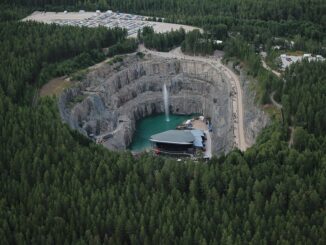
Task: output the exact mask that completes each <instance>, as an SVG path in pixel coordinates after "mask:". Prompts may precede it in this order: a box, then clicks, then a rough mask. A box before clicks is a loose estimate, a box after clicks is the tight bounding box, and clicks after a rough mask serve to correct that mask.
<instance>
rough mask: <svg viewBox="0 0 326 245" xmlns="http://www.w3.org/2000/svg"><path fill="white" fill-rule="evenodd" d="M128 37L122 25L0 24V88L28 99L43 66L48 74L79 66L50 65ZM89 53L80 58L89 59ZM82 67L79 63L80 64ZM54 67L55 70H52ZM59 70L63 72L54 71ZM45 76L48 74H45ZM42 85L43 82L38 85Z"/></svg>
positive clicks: (17, 99) (21, 99)
mask: <svg viewBox="0 0 326 245" xmlns="http://www.w3.org/2000/svg"><path fill="white" fill-rule="evenodd" d="M124 37H125V31H123V30H122V29H120V28H116V29H112V30H110V29H106V28H104V27H103V28H102V27H101V28H93V29H90V28H79V27H72V26H64V27H60V26H57V25H46V24H40V23H32V22H28V23H27V22H2V23H0V46H1V52H0V81H1V84H0V87H1V89H2V90H3V91H4V93H5V94H6V95H8V96H9V97H10V98H11V99H12V100H13V101H14V102H18V103H20V102H25V103H26V102H29V101H30V100H31V97H32V94H33V86H34V85H35V84H36V83H37V81H40V82H44V77H40V78H39V73H40V71H41V70H42V68H45V70H44V72H45V73H51V72H52V73H54V74H55V73H56V72H57V73H58V74H60V73H64V69H65V68H68V67H69V68H71V67H72V66H76V62H73V61H71V62H72V63H75V64H68V63H69V62H67V63H65V64H62V66H63V67H59V65H58V64H57V65H53V66H52V67H48V66H49V64H53V63H58V62H60V61H63V60H65V59H67V58H71V57H74V56H76V55H79V54H81V53H82V52H84V51H85V50H92V49H100V48H102V47H104V46H110V45H112V44H115V43H116V42H117V41H119V40H121V39H123V38H124ZM84 56H87V55H86V54H84V55H82V56H80V57H79V58H76V59H79V61H80V60H82V59H88V58H87V57H84ZM78 66H79V65H78ZM51 70H52V71H51ZM54 70H60V71H54ZM42 75H44V76H45V74H44V73H43V74H42ZM38 85H40V84H38Z"/></svg>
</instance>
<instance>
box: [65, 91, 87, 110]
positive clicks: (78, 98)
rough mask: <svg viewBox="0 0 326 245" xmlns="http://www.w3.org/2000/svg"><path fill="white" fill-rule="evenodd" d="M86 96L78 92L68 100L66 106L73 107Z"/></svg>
mask: <svg viewBox="0 0 326 245" xmlns="http://www.w3.org/2000/svg"><path fill="white" fill-rule="evenodd" d="M86 97H87V95H86V94H79V95H77V96H75V97H74V98H73V99H72V100H71V101H69V104H68V107H69V108H70V109H71V108H73V107H74V106H75V105H76V104H78V103H80V102H82V101H83V100H84V99H85V98H86Z"/></svg>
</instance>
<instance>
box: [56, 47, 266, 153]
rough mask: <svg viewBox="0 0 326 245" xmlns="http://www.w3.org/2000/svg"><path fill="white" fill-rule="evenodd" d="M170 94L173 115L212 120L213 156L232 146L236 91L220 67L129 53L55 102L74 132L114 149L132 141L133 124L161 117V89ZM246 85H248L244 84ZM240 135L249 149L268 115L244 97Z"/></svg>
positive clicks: (196, 61)
mask: <svg viewBox="0 0 326 245" xmlns="http://www.w3.org/2000/svg"><path fill="white" fill-rule="evenodd" d="M163 84H166V87H167V90H168V91H169V95H170V98H169V100H170V101H169V102H170V103H169V110H170V113H173V114H201V115H205V116H206V117H209V118H210V119H211V122H212V125H213V130H212V132H211V137H212V150H213V153H214V154H218V153H221V152H228V151H230V150H231V149H232V148H233V147H234V146H236V144H235V139H236V136H235V127H236V126H235V125H236V124H235V122H236V119H235V113H234V106H233V104H234V88H233V87H232V83H231V82H230V76H228V75H227V74H226V72H225V69H224V67H223V68H222V67H221V68H219V67H214V66H212V65H211V64H209V63H208V62H205V61H200V60H191V59H185V58H183V59H176V58H168V57H160V56H158V55H153V54H150V53H148V54H147V55H145V57H139V56H138V55H136V54H130V55H127V56H125V57H124V59H123V61H121V62H117V63H104V64H102V65H101V66H98V67H97V68H96V69H93V70H91V71H90V72H88V73H87V74H86V75H85V77H84V78H83V79H82V80H81V81H80V82H79V83H78V84H77V85H76V86H74V87H72V88H69V89H67V90H65V91H64V92H63V93H62V94H61V96H60V98H59V108H60V114H61V117H62V118H63V120H64V121H65V122H66V123H68V124H69V126H70V127H71V128H73V129H76V130H78V131H79V132H80V133H82V134H84V135H85V136H88V137H90V138H94V139H95V140H96V141H97V142H98V143H101V144H103V145H104V146H105V147H107V148H109V149H113V150H123V149H126V148H127V147H128V145H129V144H130V143H131V141H132V138H133V134H134V131H135V127H136V122H137V120H140V119H142V118H144V117H147V116H150V115H153V114H158V113H164V102H163V95H162V89H163ZM245 87H246V86H245ZM243 96H244V97H245V98H243V100H244V101H245V106H246V108H244V122H243V124H244V131H245V134H244V135H245V140H246V142H247V144H248V145H251V144H253V143H254V140H255V138H256V136H257V134H258V132H259V131H260V130H261V129H262V128H263V127H264V126H266V124H267V122H268V120H267V117H266V115H265V114H264V113H263V112H261V111H260V110H259V109H258V108H256V107H255V105H254V102H253V101H252V100H250V97H251V96H252V95H251V94H250V93H249V92H248V91H246V92H245V93H243Z"/></svg>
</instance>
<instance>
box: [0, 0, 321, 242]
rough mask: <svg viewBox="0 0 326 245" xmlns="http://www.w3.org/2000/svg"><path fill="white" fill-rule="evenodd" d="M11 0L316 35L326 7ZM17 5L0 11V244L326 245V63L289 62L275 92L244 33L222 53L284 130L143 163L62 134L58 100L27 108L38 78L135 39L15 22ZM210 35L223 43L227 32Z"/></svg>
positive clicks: (130, 46)
mask: <svg viewBox="0 0 326 245" xmlns="http://www.w3.org/2000/svg"><path fill="white" fill-rule="evenodd" d="M15 2H16V3H24V4H27V5H33V6H36V5H37V6H41V7H43V6H42V5H43V4H53V3H57V4H58V5H64V4H69V5H73V4H76V3H78V2H83V4H87V3H88V4H90V5H93V4H94V3H95V4H96V3H97V2H99V3H101V4H103V3H104V4H105V3H109V4H110V6H115V8H121V9H124V8H126V9H127V8H129V7H130V11H132V10H133V11H140V10H139V9H144V10H146V11H153V12H154V11H156V13H159V12H162V13H163V12H166V13H167V14H170V15H171V16H172V14H171V8H172V6H173V12H176V11H175V9H177V10H179V11H178V13H180V15H185V16H186V15H187V16H188V17H186V18H189V19H190V17H192V16H191V14H192V13H193V11H194V10H197V11H198V12H199V14H200V15H202V14H203V13H207V16H209V14H210V13H211V14H214V13H217V14H216V15H217V16H218V14H219V13H221V15H222V14H223V15H224V14H225V15H226V16H229V18H249V17H250V18H260V19H261V21H263V22H262V26H264V25H265V24H264V23H266V22H264V21H267V20H268V19H269V18H270V19H271V20H275V21H279V20H283V19H293V21H295V22H296V21H307V22H309V23H312V24H311V25H313V26H314V25H316V26H318V25H319V24H321V23H322V22H321V21H322V19H323V18H322V13H320V11H322V10H323V7H324V5H322V3H323V2H322V1H310V2H311V8H305V5H304V2H303V1H300V0H296V1H259V3H261V4H250V3H253V1H250V0H247V1H235V0H233V1H228V3H227V2H226V1H209V0H206V1H200V2H193V1H181V0H179V1H154V0H143V1H115V0H111V1H64V0H62V1H38V0H33V1H15ZM239 2H242V4H239V5H236V4H234V3H239ZM256 2H257V1H255V3H256ZM182 3H183V4H182ZM245 3H246V5H244V4H245ZM276 3H279V4H280V6H281V7H280V6H279V7H278V9H279V10H278V11H276V8H274V4H276ZM312 3H314V4H312ZM163 4H165V5H164V6H163ZM208 4H212V6H215V8H209V7H208V6H209V5H208ZM222 4H225V6H224V7H222V6H223V5H222ZM217 6H218V7H219V9H220V10H218V11H217V12H214V11H216V8H217ZM237 6H238V7H237ZM246 6H249V7H248V8H246ZM267 6H268V7H267ZM315 6H317V7H316V8H315ZM27 7H28V6H27ZM27 7H19V6H16V7H14V8H12V9H11V10H10V9H7V8H5V9H2V10H1V11H0V16H1V18H0V20H1V23H0V46H1V50H0V82H1V86H0V126H1V130H0V139H1V140H0V176H1V177H0V185H1V189H0V220H1V222H0V240H1V244H326V233H325V230H326V209H325V206H326V128H325V121H326V119H325V104H326V87H325V86H326V76H325V72H324V71H325V68H326V67H325V63H320V62H311V63H308V62H304V63H301V64H296V65H294V66H293V67H291V68H290V69H288V70H286V71H285V74H284V76H283V77H282V78H283V79H284V81H285V82H283V80H278V79H277V78H275V77H274V76H272V75H271V74H269V73H266V72H267V71H264V70H263V69H262V68H261V65H260V63H259V62H258V60H257V59H258V57H257V56H258V55H257V54H256V52H255V48H256V47H255V45H248V44H249V42H251V41H253V40H252V38H253V39H255V38H257V36H255V37H250V35H251V29H248V37H246V36H244V35H242V34H241V35H240V36H236V37H234V38H232V37H231V38H230V39H228V40H227V41H226V46H225V52H226V55H227V56H228V57H229V58H231V57H237V58H238V59H240V60H241V61H242V62H244V64H246V69H248V72H249V73H250V75H252V76H253V77H255V78H256V79H258V80H259V81H260V82H261V83H262V84H263V85H262V87H263V89H264V91H268V92H264V93H265V95H266V96H267V95H268V94H269V92H270V91H274V90H277V93H278V98H279V101H280V102H281V103H282V105H283V114H284V120H283V121H282V120H280V121H278V120H274V121H273V122H272V123H271V125H270V126H269V127H267V128H266V129H265V130H263V132H262V133H261V135H260V136H259V138H258V139H257V142H256V144H255V145H253V146H252V147H251V148H249V149H248V150H247V151H245V152H241V151H239V150H234V151H232V152H230V153H228V154H227V155H221V156H218V157H214V158H213V159H211V160H210V161H209V162H207V163H202V162H199V163H196V162H192V161H191V160H189V161H186V162H181V163H180V162H177V161H175V160H173V159H168V158H161V157H153V156H151V155H149V154H144V155H141V156H140V157H139V158H134V157H133V156H132V155H131V154H130V153H129V152H112V151H108V150H106V149H105V148H103V147H102V146H100V145H96V144H94V143H93V142H91V141H89V140H88V139H86V138H85V137H83V136H81V135H79V134H78V133H77V132H74V131H71V130H70V129H69V128H68V126H67V125H65V124H63V123H62V121H61V119H60V116H59V113H58V109H57V102H56V100H55V98H40V99H39V100H38V102H37V103H35V104H34V103H32V101H33V97H34V94H35V91H36V90H37V89H38V88H39V87H40V86H41V85H42V84H43V83H44V82H46V80H47V78H48V77H51V76H53V75H54V76H55V75H57V74H62V73H65V72H69V71H72V70H75V69H79V68H80V67H82V66H83V65H85V66H87V65H88V64H89V62H90V63H92V60H93V62H96V61H97V60H100V59H103V58H104V57H103V56H102V55H104V56H107V55H109V56H110V55H115V54H119V53H124V52H130V51H133V50H134V48H135V47H136V43H135V40H131V41H127V40H126V39H125V38H126V33H125V31H124V30H121V29H112V30H111V29H104V28H98V29H88V28H79V27H68V26H67V27H62V26H55V25H45V24H38V23H24V22H18V21H16V20H17V19H19V18H21V16H23V15H24V14H27V13H28V11H29V9H28V8H27ZM186 7H188V8H186ZM259 7H261V8H263V7H265V8H264V9H263V10H262V11H260V10H258V9H257V8H259ZM296 11H298V13H300V14H295V13H297V12H296ZM324 12H325V11H324ZM194 18H195V17H194ZM202 18H203V20H204V19H207V18H209V17H202ZM214 18H215V17H214ZM216 18H218V17H216ZM264 18H266V19H264ZM268 22H269V21H268ZM212 23H213V24H214V25H215V24H216V22H214V21H212ZM244 23H245V22H244ZM271 25H272V24H271ZM278 25H279V24H277V25H276V26H278ZM280 25H282V24H280ZM252 26H254V25H252ZM237 28H238V27H237ZM263 28H265V27H263ZM208 29H209V27H208ZM217 29H218V30H219V32H217V33H219V35H221V33H224V32H223V29H224V27H222V26H220V27H219V28H217ZM217 29H214V28H213V29H211V31H214V30H217ZM308 29H310V28H308ZM252 31H254V29H252ZM266 33H267V32H266ZM223 35H224V34H223ZM309 35H310V34H309ZM309 35H308V36H309ZM321 36H325V33H324V31H322V32H321ZM189 37H191V35H190V36H189ZM224 38H227V36H225V37H224ZM304 38H309V39H310V37H307V36H305V37H304ZM185 40H186V36H185ZM257 40H258V39H257ZM262 40H264V39H261V40H260V41H262ZM314 40H315V41H316V39H314ZM257 42H258V41H257ZM316 42H317V46H318V45H321V41H316ZM190 43H191V42H190ZM185 45H186V44H185ZM190 46H191V45H190ZM103 49H104V50H106V51H107V53H104V54H103V53H101V51H103ZM79 65H80V66H79ZM76 66H77V67H76ZM68 68H69V69H70V70H69V69H68ZM66 69H67V70H66ZM42 74H43V75H42ZM266 96H265V97H266ZM264 100H266V101H264ZM264 100H263V101H262V103H263V104H264V103H266V102H268V98H265V99H264ZM289 127H291V128H293V129H294V130H293V134H294V135H293V144H289V143H290V134H291V132H290V131H289Z"/></svg>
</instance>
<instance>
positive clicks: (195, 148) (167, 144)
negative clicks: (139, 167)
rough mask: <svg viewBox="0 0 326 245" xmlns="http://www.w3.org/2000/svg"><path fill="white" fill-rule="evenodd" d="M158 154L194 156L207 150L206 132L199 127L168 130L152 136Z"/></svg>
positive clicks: (153, 145) (151, 139) (154, 148)
mask: <svg viewBox="0 0 326 245" xmlns="http://www.w3.org/2000/svg"><path fill="white" fill-rule="evenodd" d="M150 141H151V143H152V147H153V150H154V152H155V153H156V154H165V155H175V156H189V157H193V156H195V155H198V154H199V153H200V152H203V153H204V152H205V150H206V149H205V141H206V134H205V133H204V132H203V131H202V130H199V129H191V130H168V131H165V132H162V133H159V134H154V135H152V136H151V138H150Z"/></svg>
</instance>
